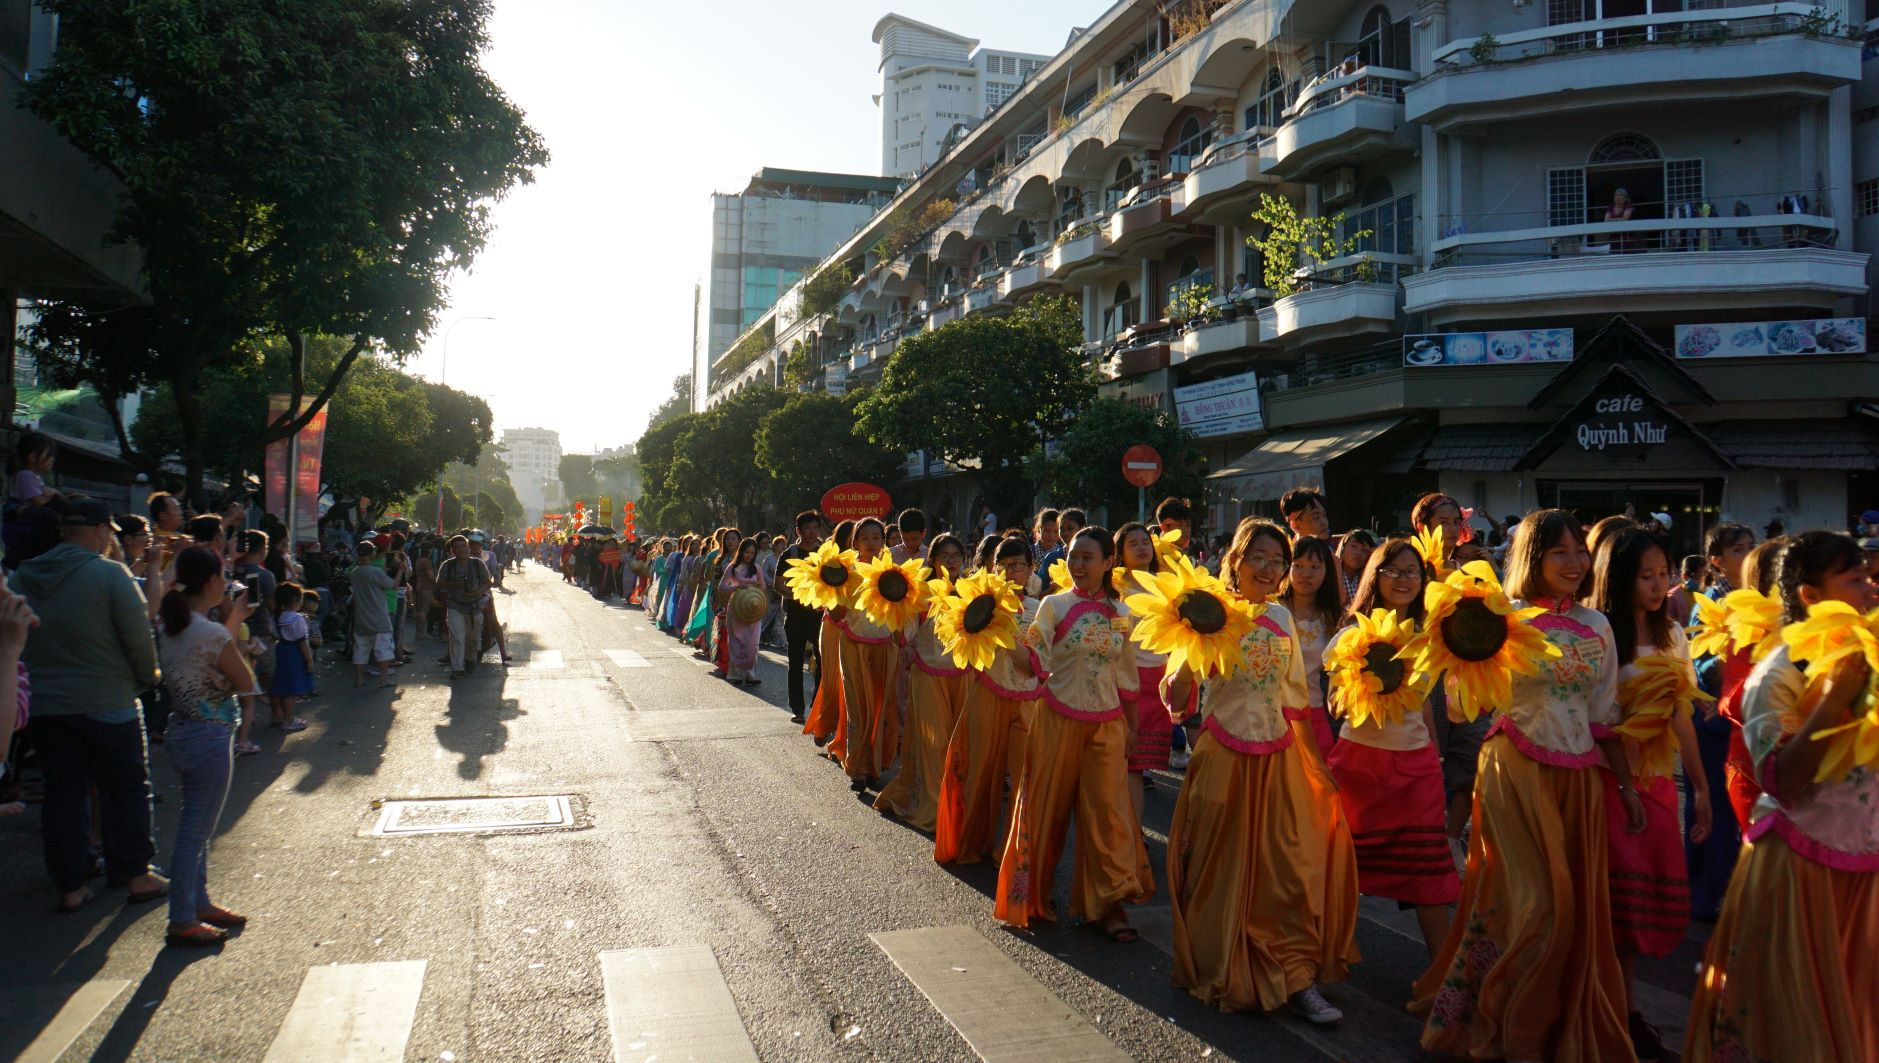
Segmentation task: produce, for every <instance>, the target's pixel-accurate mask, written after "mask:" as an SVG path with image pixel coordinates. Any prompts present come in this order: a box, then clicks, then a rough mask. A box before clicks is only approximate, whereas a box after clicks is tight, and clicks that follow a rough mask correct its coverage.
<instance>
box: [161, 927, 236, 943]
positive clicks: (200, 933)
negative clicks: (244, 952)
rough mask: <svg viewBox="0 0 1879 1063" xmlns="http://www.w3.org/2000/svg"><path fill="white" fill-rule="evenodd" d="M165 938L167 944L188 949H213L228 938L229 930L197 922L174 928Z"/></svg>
mask: <svg viewBox="0 0 1879 1063" xmlns="http://www.w3.org/2000/svg"><path fill="white" fill-rule="evenodd" d="M163 940H164V942H165V943H166V944H170V945H177V946H180V947H182V948H186V949H212V948H214V947H216V946H217V945H220V944H222V943H223V942H225V941H227V940H228V931H226V930H223V929H221V928H220V927H213V926H205V925H203V924H201V923H197V924H196V925H195V926H191V927H184V928H183V929H181V930H174V929H173V930H171V931H170V932H169V933H167V934H164V935H163Z"/></svg>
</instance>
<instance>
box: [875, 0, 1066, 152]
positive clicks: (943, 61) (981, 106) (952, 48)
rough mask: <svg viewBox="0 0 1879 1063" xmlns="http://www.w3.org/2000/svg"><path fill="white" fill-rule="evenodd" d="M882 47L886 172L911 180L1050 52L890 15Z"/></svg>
mask: <svg viewBox="0 0 1879 1063" xmlns="http://www.w3.org/2000/svg"><path fill="white" fill-rule="evenodd" d="M874 43H876V44H878V45H880V46H881V94H880V95H878V96H876V97H875V98H874V102H875V103H876V104H878V105H879V106H880V108H881V173H883V174H885V175H887V176H889V177H912V176H914V175H915V174H918V173H919V172H921V171H922V170H924V169H926V168H927V167H928V166H930V165H932V164H933V163H934V161H936V160H937V159H938V158H939V157H940V156H941V155H942V154H944V153H945V150H946V147H947V145H948V144H950V143H953V142H955V141H957V140H958V139H959V138H960V137H961V136H963V135H964V134H965V132H966V131H967V130H970V129H971V128H973V127H974V126H976V125H978V124H979V121H980V120H981V119H983V118H984V117H985V116H986V115H987V114H989V113H991V112H992V111H995V110H997V109H998V107H999V105H1000V104H1002V103H1004V102H1005V101H1006V100H1008V99H1010V98H1011V97H1012V95H1013V94H1014V93H1016V92H1017V91H1018V86H1020V85H1022V84H1024V82H1025V80H1026V79H1028V78H1029V77H1030V76H1031V75H1032V74H1035V73H1037V72H1038V71H1039V70H1040V69H1042V68H1043V66H1044V64H1045V63H1047V62H1049V61H1050V56H1047V55H1033V54H1031V53H1029V52H998V51H993V50H991V49H989V48H980V47H979V42H978V41H976V40H974V39H973V38H971V37H962V36H960V35H959V34H957V33H953V32H951V31H950V30H943V29H940V28H939V27H937V26H929V25H927V24H926V23H924V22H916V21H914V20H913V19H910V18H905V17H903V16H900V15H894V14H889V15H887V16H886V17H884V18H882V19H881V21H879V22H877V23H875V25H874Z"/></svg>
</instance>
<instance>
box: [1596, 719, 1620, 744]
mask: <svg viewBox="0 0 1879 1063" xmlns="http://www.w3.org/2000/svg"><path fill="white" fill-rule="evenodd" d="M1617 737H1618V732H1617V731H1615V730H1613V729H1612V726H1611V725H1610V724H1604V723H1595V724H1593V725H1592V740H1593V741H1594V742H1596V741H1598V740H1599V739H1601V738H1617Z"/></svg>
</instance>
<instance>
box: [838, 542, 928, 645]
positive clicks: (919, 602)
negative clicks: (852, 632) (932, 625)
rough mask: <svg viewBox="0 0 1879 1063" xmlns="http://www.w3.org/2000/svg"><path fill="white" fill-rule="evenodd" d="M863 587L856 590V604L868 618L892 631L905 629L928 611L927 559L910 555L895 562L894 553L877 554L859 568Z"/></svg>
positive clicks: (858, 571) (856, 572)
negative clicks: (901, 560)
mask: <svg viewBox="0 0 1879 1063" xmlns="http://www.w3.org/2000/svg"><path fill="white" fill-rule="evenodd" d="M855 574H856V575H858V576H860V577H861V586H860V588H859V589H857V591H856V592H855V605H856V606H858V607H859V608H860V609H861V611H862V612H864V613H866V614H868V619H869V620H872V621H874V622H875V623H876V624H879V625H881V626H882V627H884V628H887V629H888V630H889V631H900V630H903V629H904V628H905V627H906V626H907V625H908V624H909V623H911V622H913V621H915V620H918V619H920V617H921V616H922V615H924V614H925V612H926V593H927V585H926V579H927V575H928V570H927V567H926V562H925V561H922V560H921V559H919V558H917V557H910V558H908V559H907V560H906V561H904V562H902V563H901V564H898V565H897V564H895V563H894V559H893V557H892V556H890V555H888V554H886V553H881V554H876V555H875V557H874V560H872V561H863V562H862V563H861V565H860V566H859V567H858V568H857V569H856V570H855Z"/></svg>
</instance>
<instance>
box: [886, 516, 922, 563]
mask: <svg viewBox="0 0 1879 1063" xmlns="http://www.w3.org/2000/svg"><path fill="white" fill-rule="evenodd" d="M888 554H889V556H891V557H892V558H893V559H894V564H896V565H904V564H906V563H907V559H908V558H910V557H918V558H922V559H924V558H925V557H926V514H925V513H922V512H920V511H919V510H917V509H914V508H911V507H909V508H907V509H903V510H901V511H900V542H897V543H895V544H894V548H893V549H892V550H890V551H888Z"/></svg>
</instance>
